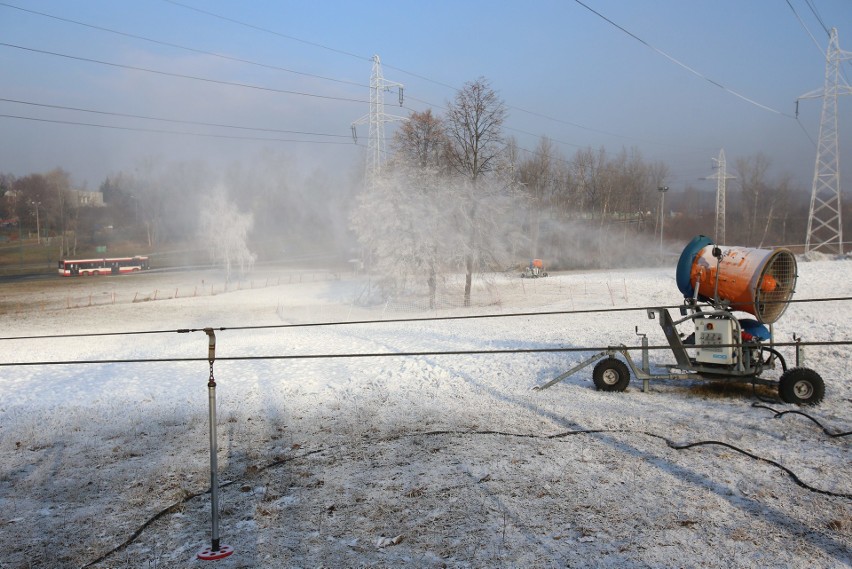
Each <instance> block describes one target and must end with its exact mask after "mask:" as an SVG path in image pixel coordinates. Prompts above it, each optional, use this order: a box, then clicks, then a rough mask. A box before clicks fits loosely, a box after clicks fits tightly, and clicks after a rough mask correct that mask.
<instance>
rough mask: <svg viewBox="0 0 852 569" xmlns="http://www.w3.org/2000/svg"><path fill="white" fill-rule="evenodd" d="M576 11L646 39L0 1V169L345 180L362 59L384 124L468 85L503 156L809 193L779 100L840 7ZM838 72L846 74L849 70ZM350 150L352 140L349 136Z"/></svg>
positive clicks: (806, 140)
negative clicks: (241, 169) (753, 170)
mask: <svg viewBox="0 0 852 569" xmlns="http://www.w3.org/2000/svg"><path fill="white" fill-rule="evenodd" d="M583 3H584V4H585V5H586V6H588V7H589V8H592V9H593V10H595V11H597V12H599V13H600V15H602V16H604V17H605V18H608V19H609V20H611V21H612V22H613V23H614V24H617V25H618V26H621V27H622V28H624V29H625V30H627V31H628V32H630V33H631V34H633V35H635V36H637V37H638V38H640V39H641V40H643V41H644V42H645V43H644V44H643V43H641V42H640V41H638V40H637V39H636V38H634V37H631V36H630V35H628V33H626V32H625V31H623V30H621V29H619V28H618V27H616V26H615V25H613V23H610V22H607V21H606V20H605V19H603V18H602V17H601V16H599V15H596V14H594V13H593V12H592V11H590V10H589V9H588V8H586V7H584V6H583V5H581V4H580V3H578V2H575V1H573V0H561V1H535V0H532V1H530V0H527V1H514V0H504V1H501V2H494V1H467V2H465V1H454V2H451V1H445V0H438V1H432V2H408V1H404V0H401V1H398V2H372V1H364V2H305V1H304V0H302V1H272V0H255V1H252V0H247V1H242V2H237V1H225V0H208V1H201V0H179V1H176V2H170V1H167V0H124V1H115V0H112V1H107V0H79V1H73V0H2V5H0V42H2V43H3V44H7V45H2V46H0V73H2V76H3V77H4V81H3V82H2V87H0V98H2V99H6V100H7V101H0V115H11V116H16V117H28V118H30V119H39V120H25V119H23V118H10V117H9V116H6V117H0V128H2V132H3V136H2V137H0V171H2V172H11V173H14V174H16V175H25V174H28V173H32V172H44V171H47V170H50V169H52V168H54V167H62V168H64V169H66V170H68V171H69V172H70V173H71V175H72V179H73V180H74V182H75V183H77V184H79V185H82V184H87V185H88V186H89V187H91V188H96V187H97V186H98V185H99V184H100V183H101V182H102V181H103V179H104V177H105V176H107V175H110V174H114V173H116V172H119V171H122V170H125V171H130V170H133V169H134V168H138V167H139V165H140V164H141V163H143V162H144V161H146V160H151V159H156V160H175V161H177V160H199V159H203V160H206V161H208V162H209V163H212V164H214V165H226V164H227V163H229V162H231V161H234V160H241V161H250V160H251V159H252V157H254V156H257V155H259V154H261V153H264V152H267V153H268V152H273V153H276V154H280V155H281V156H282V158H283V159H284V160H285V161H286V162H287V163H288V164H290V166H291V167H292V168H293V169H299V168H302V169H308V170H309V169H311V168H319V167H321V168H323V169H326V170H333V171H335V172H337V173H338V174H339V175H340V176H341V178H346V177H351V175H352V172H353V169H354V167H355V164H356V163H357V161H359V160H362V156H363V152H364V149H363V146H355V145H353V144H352V143H351V138H348V137H349V134H350V123H351V122H352V121H354V120H356V119H357V118H359V117H361V116H362V115H365V114H366V113H367V111H368V107H367V105H366V101H367V100H368V98H369V92H368V89H367V87H366V85H368V84H369V79H370V72H371V61H370V58H371V57H372V56H373V54H378V55H379V56H380V57H381V60H382V62H383V64H384V66H383V71H384V76H385V78H386V79H388V80H392V81H397V82H400V83H403V84H404V85H405V90H404V92H405V107H406V108H403V109H400V108H399V107H398V105H397V104H396V102H397V96H396V94H395V93H390V94H388V95H387V99H386V104H387V111H388V112H392V113H398V114H407V112H408V111H409V110H411V109H413V110H419V111H420V110H425V109H426V108H430V107H431V108H433V110H434V112H436V113H438V114H440V113H441V112H442V110H443V107H444V105H445V104H446V102H447V101H448V100H450V99H452V97H453V96H454V89H453V88H454V87H455V88H459V87H461V86H462V85H463V84H464V83H465V82H467V81H471V80H474V79H476V78H478V77H480V76H483V77H485V78H486V79H488V80H489V81H490V83H491V85H492V86H493V88H494V89H495V90H496V91H497V92H498V93H499V95H500V96H501V97H502V98H503V100H504V101H505V103H506V104H507V105H508V106H509V119H508V121H507V123H506V127H507V131H506V133H507V134H510V135H513V136H515V137H516V138H517V140H518V142H519V144H520V146H521V147H522V148H525V149H529V150H532V149H533V148H534V147H535V145H536V144H537V142H538V138H539V137H540V136H548V137H549V138H551V139H552V140H554V141H555V142H556V147H557V148H558V149H559V150H560V151H561V152H562V153H563V154H564V155H565V157H566V158H570V157H571V156H572V155H573V154H574V153H575V152H576V151H577V149H579V148H585V147H592V148H595V149H597V148H600V147H604V148H605V149H606V150H607V151H608V152H611V153H613V154H614V153H617V152H619V151H621V150H622V149H627V150H632V149H637V150H639V151H640V152H641V153H642V155H643V156H644V157H645V158H646V159H647V160H653V161H657V160H659V161H662V162H665V163H666V164H668V166H669V169H670V172H671V175H670V179H669V180H668V184H669V185H670V186H671V187H672V188H674V189H679V188H683V187H685V186H687V185H692V186H694V187H699V188H707V189H710V188H712V187H714V186H713V184H714V182H711V181H706V180H701V178H702V177H704V176H708V175H710V174H712V173H713V170H712V168H711V166H712V162H711V159H712V158H714V157H716V156H717V155H718V153H719V150H720V149H721V148H724V149H725V153H726V155H727V158H728V162H729V169H730V168H732V167H733V165H734V162H735V161H736V159H737V158H743V157H750V156H754V155H756V154H758V153H763V154H765V155H766V156H768V157H769V158H770V159H771V160H772V164H773V167H772V171H771V175H772V176H780V175H782V174H789V175H791V176H792V177H793V179H794V180H795V182H796V183H797V185H799V186H801V188H802V190H803V191H806V192H810V184H811V179H812V176H813V168H814V160H815V155H816V147H815V146H814V141H816V139H817V136H818V127H819V113H820V110H821V104H822V103H821V100H809V101H803V102H802V103H801V104H800V114H799V118H798V120H796V118H795V117H794V116H793V115H794V112H795V100H796V98H797V97H798V96H800V95H803V94H805V93H807V92H810V91H813V90H815V89H820V88H821V87H822V86H823V82H824V72H825V63H824V57H823V56H822V55H821V53H820V51H819V49H818V47H817V43H819V45H820V46H821V47H822V48H823V49H825V46H826V44H827V42H828V38H827V35H826V32H825V30H824V29H823V24H825V26H827V27H829V28H831V27H836V28H837V29H838V31H839V37H840V46H841V48H846V49H847V50H849V51H852V26H848V25H847V24H852V1H849V0H789V2H788V1H787V0H748V1H744V0H644V1H633V0H583ZM10 6H15V7H18V8H23V9H24V10H28V11H30V12H27V11H24V10H21V9H16V8H13V7H10ZM32 12H39V13H41V15H40V14H35V13H32ZM204 12H208V13H204ZM815 12H816V13H815ZM816 14H818V15H819V17H820V19H817V15H816ZM51 16H52V17H51ZM68 20H73V21H75V22H79V23H83V24H87V25H88V26H82V25H79V24H75V23H72V22H70V21H68ZM820 20H821V21H820ZM96 28H105V29H108V30H112V32H109V31H105V30H103V29H96ZM113 32H121V33H122V34H125V35H120V34H116V33H113ZM811 35H813V38H812V37H811ZM130 36H141V37H143V38H148V39H151V40H156V41H158V42H161V43H153V42H150V41H145V40H143V39H139V38H134V37H130ZM814 38H815V40H816V42H815V41H814ZM164 44H176V45H180V46H183V47H187V48H192V49H193V50H197V51H190V50H186V49H180V48H178V47H173V46H168V45H164ZM646 44H648V45H646ZM649 45H650V46H651V47H649ZM11 46H17V47H11ZM22 48H26V49H22ZM652 48H655V49H652ZM33 50H40V51H47V52H53V53H54V54H62V55H64V56H72V57H73V58H77V59H72V58H69V57H61V56H59V55H50V54H45V53H39V52H37V51H33ZM657 50H659V51H662V52H665V54H667V55H668V56H670V57H671V58H674V59H676V60H678V61H679V62H681V63H683V64H685V65H687V66H689V67H691V68H692V69H693V70H695V71H696V72H698V73H699V74H701V75H703V76H704V77H703V78H702V77H699V76H697V75H696V74H694V73H692V72H690V71H688V70H686V69H684V68H683V67H682V66H680V65H678V64H676V63H675V62H673V61H671V60H670V59H668V58H667V57H665V56H663V55H661V54H660V53H659V51H657ZM205 51H209V52H215V53H217V54H222V55H227V56H228V57H230V58H234V59H240V60H246V61H251V62H255V63H260V64H263V65H266V66H270V67H276V68H283V69H288V70H291V71H296V72H299V73H292V72H288V71H283V70H281V69H270V68H269V67H262V66H259V65H250V64H246V63H240V62H237V61H234V59H224V58H217V57H213V56H210V55H207V54H204V53H200V52H205ZM83 59H91V60H98V61H101V62H102V63H93V62H91V61H83ZM106 63H111V64H116V65H106ZM121 66H124V67H121ZM128 67H138V68H145V69H149V70H152V71H157V72H159V73H151V72H142V71H138V70H133V69H129V68H128ZM843 68H844V70H845V72H846V75H847V76H849V77H852V65H850V64H849V63H846V64H844V66H843ZM165 73H171V74H175V75H185V76H193V77H199V78H204V79H207V80H208V81H199V80H191V79H187V78H184V77H175V76H169V75H165ZM316 76H321V77H323V78H325V79H322V78H319V77H316ZM711 81H713V82H715V83H718V84H720V85H722V86H723V87H725V88H726V89H728V90H730V91H735V92H736V93H739V94H740V95H742V96H743V97H746V98H748V99H751V100H753V101H754V103H750V102H747V101H745V100H744V99H743V98H740V97H737V96H735V95H734V94H732V93H730V92H729V91H728V90H725V89H722V88H720V87H719V86H718V85H715V84H713V83H711ZM223 82H227V83H240V84H243V85H252V86H254V87H260V88H249V87H245V86H244V87H239V86H234V85H226V84H223ZM282 91H295V92H300V93H304V94H305V95H294V94H287V93H284V92H282ZM345 99H350V100H345ZM352 99H354V101H353V100H352ZM9 100H14V101H23V102H27V103H38V104H41V105H55V106H60V107H74V108H80V109H90V110H97V111H102V112H108V113H117V114H132V115H143V116H149V117H159V118H169V119H174V120H181V121H194V122H197V123H216V124H227V125H234V126H243V127H252V128H263V129H275V130H290V131H300V132H308V133H315V135H311V136H307V135H296V134H283V133H269V132H265V133H264V132H262V131H249V130H235V129H230V130H225V129H221V128H214V127H209V126H203V125H187V124H179V123H167V122H156V121H150V120H142V119H133V118H128V117H120V116H115V115H104V114H94V113H84V112H80V111H71V110H68V109H55V108H47V107H43V106H34V105H25V104H21V103H20V102H17V103H16V102H10V101H9ZM755 103H756V104H755ZM763 107H767V108H768V109H770V110H767V109H766V108H763ZM839 116H840V145H841V150H842V151H844V150H845V155H846V156H849V149H852V96H847V97H841V99H840V105H839ZM45 121H64V122H71V123H89V124H98V125H110V126H113V127H122V128H133V129H149V130H169V131H192V132H196V133H198V132H204V133H208V134H229V135H232V136H233V135H236V136H246V137H253V138H281V139H287V140H297V141H300V142H282V141H258V140H236V139H226V138H205V137H198V136H189V135H175V134H167V133H162V132H141V131H138V130H120V129H107V128H97V127H91V126H84V125H80V124H64V123H63V122H45ZM392 128H393V127H392V126H391V127H389V134H390V132H391V131H392ZM527 133H528V134H527ZM316 134H322V135H332V136H316ZM359 136H360V138H359V142H361V143H362V144H363V143H364V141H365V138H366V136H367V129H366V127H362V128H361V130H360V133H359ZM305 140H311V141H313V142H305ZM317 142H323V143H322V144H319V143H317ZM329 143H334V144H329ZM841 165H842V178H843V184H844V187H845V188H846V189H849V188H850V184H852V161H849V160H846V161H844V160H843V155H842V156H841Z"/></svg>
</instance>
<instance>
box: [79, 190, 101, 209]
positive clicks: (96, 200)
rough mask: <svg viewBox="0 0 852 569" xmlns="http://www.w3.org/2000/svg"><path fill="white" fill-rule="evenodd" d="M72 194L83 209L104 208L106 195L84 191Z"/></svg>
mask: <svg viewBox="0 0 852 569" xmlns="http://www.w3.org/2000/svg"><path fill="white" fill-rule="evenodd" d="M71 194H72V195H73V196H74V197H75V199H76V200H77V205H79V206H81V207H103V206H104V195H103V194H102V193H101V192H86V191H83V190H71Z"/></svg>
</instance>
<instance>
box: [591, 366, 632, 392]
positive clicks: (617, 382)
mask: <svg viewBox="0 0 852 569" xmlns="http://www.w3.org/2000/svg"><path fill="white" fill-rule="evenodd" d="M592 380H594V382H595V387H596V388H597V389H598V391H624V390H625V389H627V384H628V383H630V370H629V369H628V368H627V364H625V363H624V362H623V361H621V360H617V359H615V358H607V359H605V360H601V361H599V362H598V363H597V365H596V366H595V369H594V371H593V372H592Z"/></svg>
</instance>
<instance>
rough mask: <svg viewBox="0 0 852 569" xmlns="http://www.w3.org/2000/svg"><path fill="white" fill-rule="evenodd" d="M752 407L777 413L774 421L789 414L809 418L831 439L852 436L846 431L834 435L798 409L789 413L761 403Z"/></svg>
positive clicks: (851, 433) (851, 432) (850, 432)
mask: <svg viewBox="0 0 852 569" xmlns="http://www.w3.org/2000/svg"><path fill="white" fill-rule="evenodd" d="M751 406H752V407H756V408H760V409H768V410H770V411H772V412H773V413H775V416H774V417H773V419H780V418H781V417H783V416H784V415H788V414H793V415H801V416H802V417H807V418H808V419H810V420H811V421H812V422H813V423H814V424H815V425H816V426H817V427H819V428H820V429H822V432H823V433H825V434H826V435H828V436H829V437H848V436H849V435H852V431H846V432H845V433H832V432H831V431H829V430H828V429H827V428H826V427H825V426H824V425H823V424H822V423H820V422H819V421H817V420H816V419H814V418H813V417H811V416H810V415H808V414H807V413H803V412H801V411H797V410H796V409H790V410H789V411H778V410H776V409H773V408H772V407H767V406H766V405H760V404H759V403H752V404H751Z"/></svg>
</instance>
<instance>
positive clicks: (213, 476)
mask: <svg viewBox="0 0 852 569" xmlns="http://www.w3.org/2000/svg"><path fill="white" fill-rule="evenodd" d="M204 332H205V333H206V334H207V337H208V338H209V340H210V341H209V348H208V359H209V361H210V380H209V381H208V382H207V393H208V396H209V403H210V415H209V420H210V517H211V519H212V524H213V535H212V540H211V544H210V547H209V548H208V549H205V550H203V551H200V552H199V553H198V558H199V559H203V560H206V561H215V560H217V559H224V558H225V557H228V556H229V555H231V554H232V553H233V552H234V549H233V548H232V547H230V546H228V545H222V544H220V543H219V460H218V454H219V448H218V444H217V436H216V380H215V379H214V377H213V362H214V361H215V359H216V334H215V333H214V332H213V329H212V328H205V329H204Z"/></svg>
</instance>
